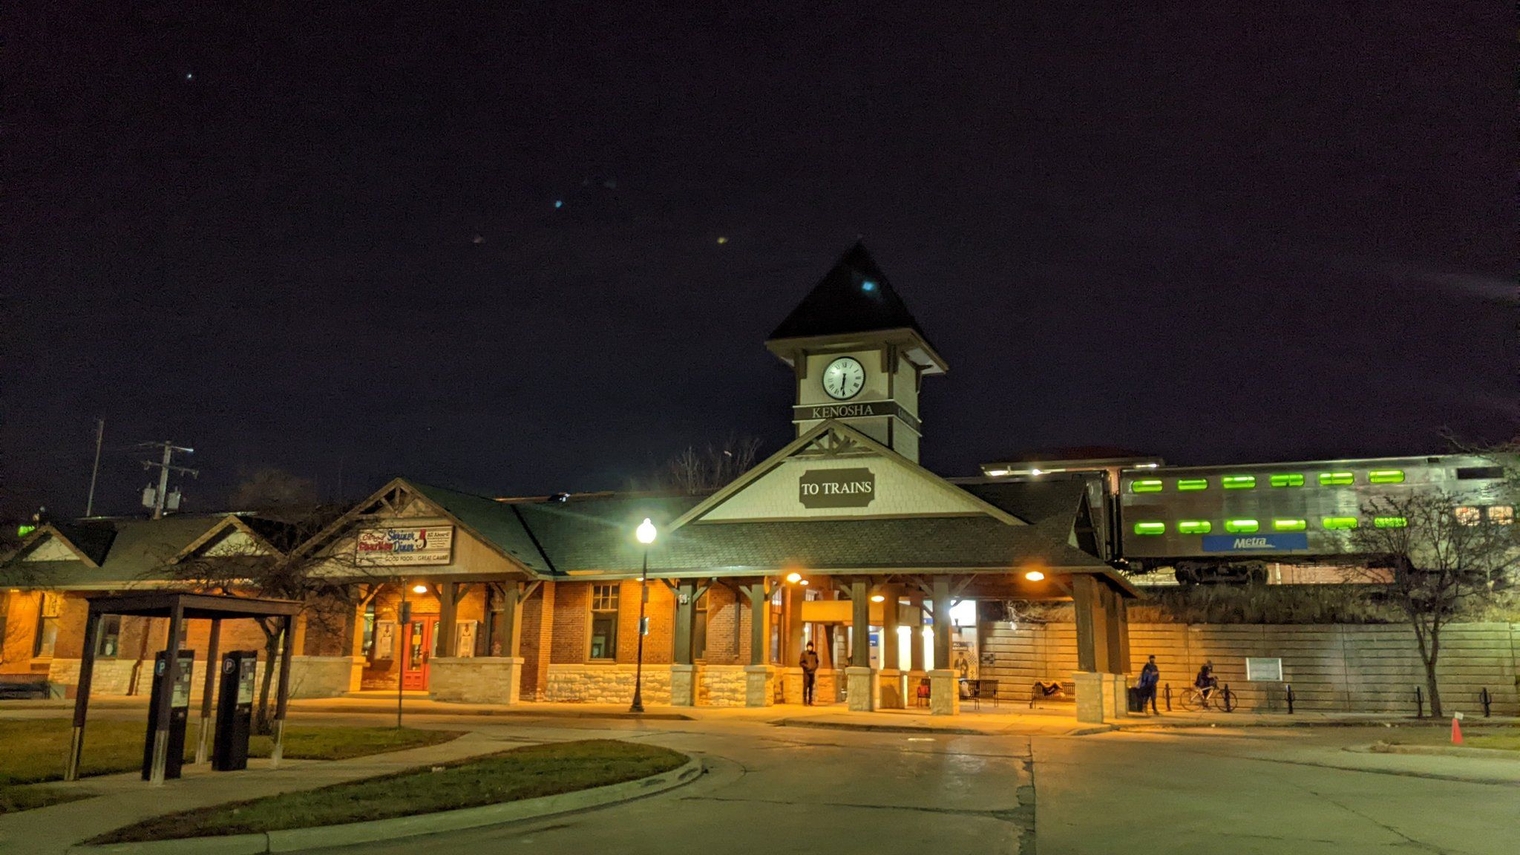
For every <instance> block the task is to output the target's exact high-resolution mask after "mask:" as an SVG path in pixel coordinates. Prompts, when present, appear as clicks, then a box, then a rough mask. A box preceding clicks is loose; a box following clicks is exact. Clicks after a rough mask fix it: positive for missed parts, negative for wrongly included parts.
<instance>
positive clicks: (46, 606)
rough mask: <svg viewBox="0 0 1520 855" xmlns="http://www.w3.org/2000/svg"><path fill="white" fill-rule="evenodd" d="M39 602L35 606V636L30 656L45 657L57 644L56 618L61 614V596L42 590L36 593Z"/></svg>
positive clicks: (50, 654) (50, 653) (51, 653)
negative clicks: (39, 599) (36, 606)
mask: <svg viewBox="0 0 1520 855" xmlns="http://www.w3.org/2000/svg"><path fill="white" fill-rule="evenodd" d="M38 597H40V598H41V602H39V603H38V608H37V638H36V639H35V640H34V641H33V643H32V656H34V657H37V658H47V657H50V656H52V655H53V648H54V647H55V646H57V644H58V618H59V617H61V616H62V615H63V597H60V596H59V595H57V594H51V593H48V592H46V591H44V592H43V593H41V594H38Z"/></svg>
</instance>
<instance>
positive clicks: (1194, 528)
mask: <svg viewBox="0 0 1520 855" xmlns="http://www.w3.org/2000/svg"><path fill="white" fill-rule="evenodd" d="M1177 530H1178V531H1179V532H1182V533H1183V534H1208V533H1209V532H1211V531H1213V530H1214V524H1213V523H1211V522H1209V521H1208V520H1182V521H1181V522H1179V523H1177Z"/></svg>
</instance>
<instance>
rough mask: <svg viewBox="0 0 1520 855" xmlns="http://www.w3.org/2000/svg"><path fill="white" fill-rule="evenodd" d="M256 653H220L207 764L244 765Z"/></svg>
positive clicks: (224, 769)
mask: <svg viewBox="0 0 1520 855" xmlns="http://www.w3.org/2000/svg"><path fill="white" fill-rule="evenodd" d="M258 661H259V654H258V652H257V651H254V650H233V651H230V652H229V653H228V654H227V655H225V656H223V657H222V666H221V669H222V682H221V685H220V686H218V687H217V700H216V731H215V733H216V742H215V745H214V746H213V747H212V749H211V768H212V769H215V770H216V771H218V772H232V771H236V770H238V769H247V768H248V735H249V734H250V733H252V731H253V685H254V675H255V673H256V670H257V666H258Z"/></svg>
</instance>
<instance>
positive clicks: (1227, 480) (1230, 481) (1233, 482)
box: [1219, 475, 1256, 490]
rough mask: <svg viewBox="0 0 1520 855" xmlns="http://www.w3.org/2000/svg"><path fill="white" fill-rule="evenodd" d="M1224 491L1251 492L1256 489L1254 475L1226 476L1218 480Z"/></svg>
mask: <svg viewBox="0 0 1520 855" xmlns="http://www.w3.org/2000/svg"><path fill="white" fill-rule="evenodd" d="M1219 483H1220V484H1222V485H1223V486H1224V488H1225V489H1226V490H1251V489H1254V488H1255V487H1256V476H1255V475H1226V476H1224V477H1223V478H1220V479H1219Z"/></svg>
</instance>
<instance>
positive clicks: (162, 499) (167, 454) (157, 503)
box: [137, 440, 201, 519]
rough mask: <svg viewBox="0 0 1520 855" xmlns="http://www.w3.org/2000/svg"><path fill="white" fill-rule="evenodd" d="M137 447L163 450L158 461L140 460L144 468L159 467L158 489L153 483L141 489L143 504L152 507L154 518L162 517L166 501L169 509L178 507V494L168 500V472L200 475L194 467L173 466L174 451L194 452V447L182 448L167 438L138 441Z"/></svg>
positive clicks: (191, 475) (192, 475)
mask: <svg viewBox="0 0 1520 855" xmlns="http://www.w3.org/2000/svg"><path fill="white" fill-rule="evenodd" d="M137 447H138V448H140V449H144V450H146V449H149V448H163V450H164V454H163V459H162V460H160V461H158V462H154V461H152V460H144V461H143V462H142V465H143V468H144V469H152V468H153V467H155V466H157V467H158V469H159V471H158V490H157V491H156V492H155V491H154V489H153V485H151V484H150V485H148V488H147V489H146V490H144V491H143V506H144V507H149V508H152V509H153V518H154V519H162V518H163V516H164V506H165V504H166V503H168V504H169V510H171V511H172V510H177V509H178V508H179V496H178V494H176V495H175V498H174V501H173V502H172V503H170V502H169V472H170V471H174V472H180V473H184V474H188V475H189V476H190V477H192V478H197V477H200V474H201V473H200V471H199V470H196V469H191V468H189V467H186V466H175V465H174V452H176V451H182V452H184V453H185V454H194V453H195V449H193V448H184V447H182V446H178V445H175V444H174V443H172V442H169V441H168V440H165V441H163V442H143V443H139V444H138V446H137Z"/></svg>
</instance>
